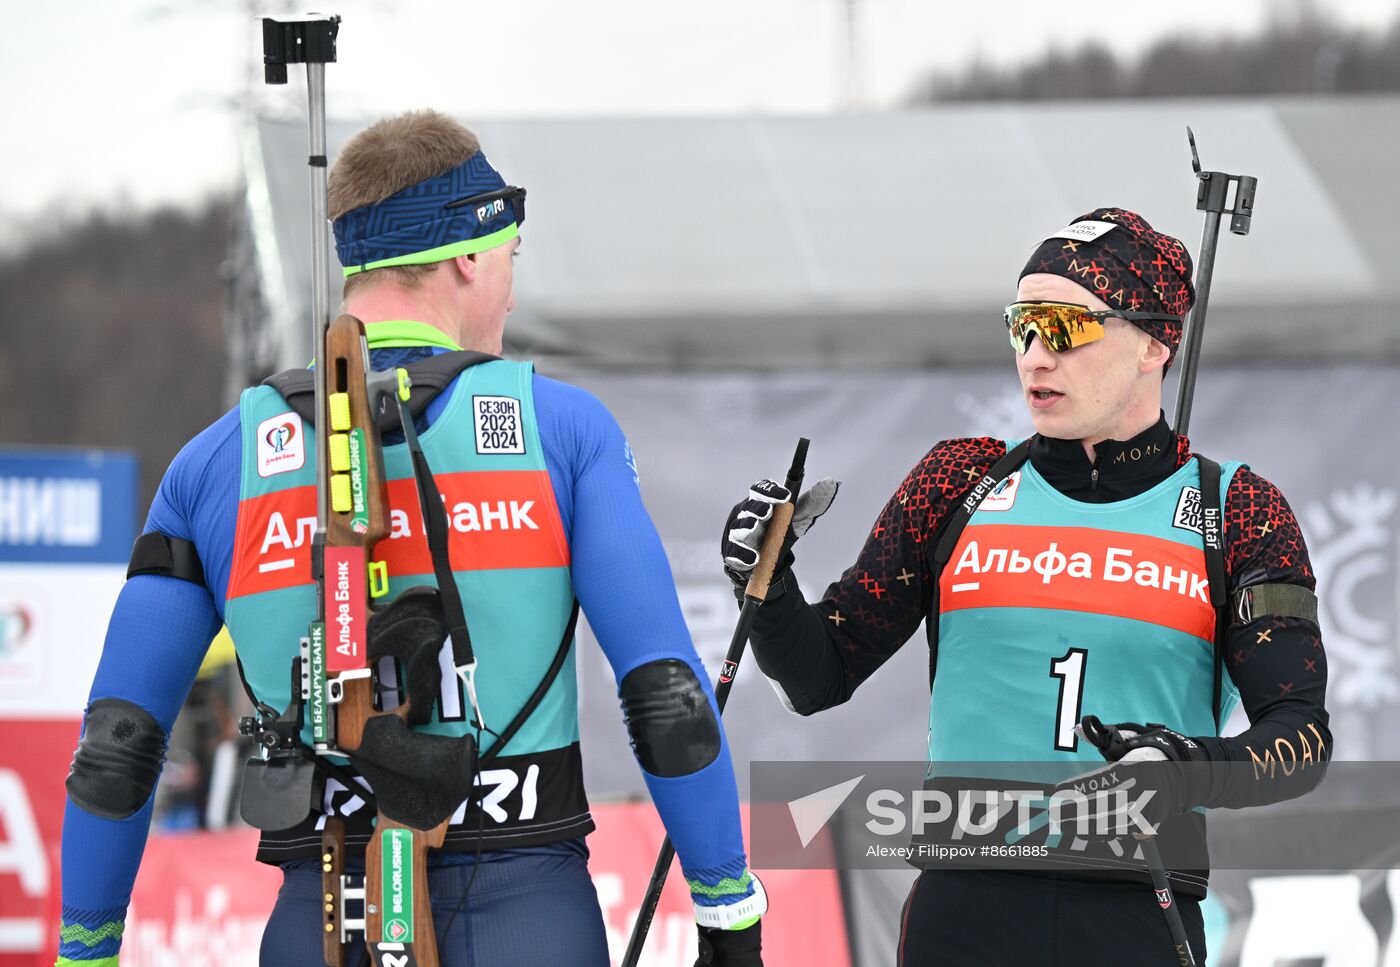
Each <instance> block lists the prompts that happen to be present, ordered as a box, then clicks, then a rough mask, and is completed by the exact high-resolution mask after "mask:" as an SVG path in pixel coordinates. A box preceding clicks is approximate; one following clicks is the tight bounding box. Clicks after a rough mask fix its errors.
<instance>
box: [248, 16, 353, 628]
mask: <svg viewBox="0 0 1400 967" xmlns="http://www.w3.org/2000/svg"><path fill="white" fill-rule="evenodd" d="M262 25H263V79H264V80H265V81H266V82H267V83H268V84H285V83H287V65H288V64H305V65H306V101H307V124H308V127H309V129H310V138H309V142H310V147H311V152H310V156H309V157H308V158H307V162H306V163H307V165H308V166H309V167H310V168H311V358H312V359H313V360H316V361H320V360H324V359H325V358H326V332H327V331H328V330H329V329H330V324H331V320H330V309H329V302H330V292H329V285H328V284H327V281H326V279H327V275H328V273H329V271H330V240H329V239H328V238H327V237H326V206H327V202H326V65H327V64H333V63H335V42H336V35H337V34H338V33H339V32H340V17H338V16H335V15H334V14H332V15H330V16H325V15H322V14H308V15H307V16H305V17H288V18H283V19H274V18H272V17H264V18H263V22H262ZM324 375H325V374H321V376H322V378H318V379H317V380H316V381H315V385H316V416H317V419H316V421H315V432H316V452H317V453H325V452H326V438H327V434H328V433H329V427H328V426H327V422H328V421H327V420H326V419H325V418H324V417H325V413H326V397H327V391H326V380H325V378H324ZM329 509H330V486H329V482H328V479H327V470H326V462H325V461H324V460H317V461H316V533H315V535H314V537H313V540H312V554H311V570H312V576H313V577H314V578H316V579H317V580H318V582H319V578H320V574H321V564H322V562H321V557H322V555H321V549H322V548H324V547H325V543H326V520H327V518H328V516H329ZM321 606H324V602H322V603H321Z"/></svg>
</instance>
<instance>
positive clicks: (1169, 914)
mask: <svg viewBox="0 0 1400 967" xmlns="http://www.w3.org/2000/svg"><path fill="white" fill-rule="evenodd" d="M1134 835H1136V836H1138V845H1139V846H1140V847H1142V856H1143V859H1145V860H1146V861H1147V873H1148V875H1149V876H1151V877H1152V892H1153V893H1155V894H1157V905H1158V906H1159V907H1161V908H1162V914H1163V915H1164V916H1165V917H1166V918H1167V929H1168V930H1169V931H1171V935H1172V947H1174V948H1175V950H1176V962H1177V964H1178V965H1179V967H1196V955H1195V954H1193V953H1192V952H1191V942H1190V941H1189V940H1187V939H1186V925H1185V924H1184V923H1182V922H1181V910H1180V909H1178V908H1177V905H1176V896H1175V895H1174V894H1173V893H1172V887H1171V884H1170V883H1168V882H1167V868H1166V866H1165V865H1164V864H1163V863H1162V854H1161V853H1160V852H1158V850H1157V841H1156V840H1155V839H1153V838H1152V837H1151V836H1144V835H1142V834H1140V833H1139V834H1134Z"/></svg>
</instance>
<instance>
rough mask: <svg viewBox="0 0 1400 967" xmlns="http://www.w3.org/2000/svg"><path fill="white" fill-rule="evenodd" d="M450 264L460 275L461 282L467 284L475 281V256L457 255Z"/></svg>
mask: <svg viewBox="0 0 1400 967" xmlns="http://www.w3.org/2000/svg"><path fill="white" fill-rule="evenodd" d="M452 264H453V265H454V266H455V267H456V269H457V271H458V272H460V273H461V274H462V280H463V281H464V282H466V283H468V284H471V283H472V282H475V281H476V269H477V265H476V255H475V254H473V255H458V256H456V257H455V258H454V259H453V260H452Z"/></svg>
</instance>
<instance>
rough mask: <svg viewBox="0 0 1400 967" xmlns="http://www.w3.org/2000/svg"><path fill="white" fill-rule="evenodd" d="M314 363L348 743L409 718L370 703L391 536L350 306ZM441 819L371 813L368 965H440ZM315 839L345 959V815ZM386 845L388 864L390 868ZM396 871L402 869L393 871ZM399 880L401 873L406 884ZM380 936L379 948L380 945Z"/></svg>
mask: <svg viewBox="0 0 1400 967" xmlns="http://www.w3.org/2000/svg"><path fill="white" fill-rule="evenodd" d="M317 366H318V367H321V366H324V371H323V373H324V378H325V379H326V381H327V384H326V397H325V398H326V406H327V410H328V411H329V412H326V413H322V414H320V415H319V418H320V419H323V420H325V421H326V423H325V426H326V427H327V434H326V437H325V438H326V439H327V441H328V445H327V447H326V452H325V453H323V454H318V455H317V458H318V459H320V460H325V461H327V462H328V467H327V470H328V474H327V479H328V481H329V487H330V491H331V493H330V499H329V500H328V510H327V515H326V538H325V550H324V557H323V566H322V572H321V600H322V602H323V604H324V609H325V613H324V615H322V616H321V617H322V618H323V619H324V621H325V627H326V637H327V654H330V653H331V652H332V651H334V647H333V646H332V642H333V641H335V640H336V636H337V635H339V634H341V633H342V629H343V628H344V627H345V625H346V624H347V623H348V624H349V626H350V628H351V630H350V631H349V632H348V636H347V638H346V639H345V641H347V642H348V647H351V648H352V650H353V651H354V653H355V655H356V658H355V660H356V662H357V665H356V667H355V668H353V669H351V670H350V671H349V677H341V678H340V680H339V681H340V690H341V697H340V700H339V702H337V703H336V714H335V742H334V745H335V748H336V749H337V750H339V751H341V752H350V751H354V750H355V749H358V748H359V747H360V744H361V742H362V741H363V737H364V730H365V724H366V723H367V722H368V721H369V720H370V719H371V718H373V717H376V716H380V715H397V716H399V717H400V718H403V719H405V720H407V717H408V713H409V709H410V701H405V702H404V704H402V705H400V706H399V707H397V708H395V709H394V710H392V711H389V712H384V711H379V710H377V709H376V708H375V706H374V692H375V688H374V676H373V670H372V669H371V668H370V662H369V658H368V644H369V642H368V638H367V635H366V632H365V629H366V627H367V625H368V620H369V616H370V614H371V613H372V610H371V609H370V608H369V601H370V600H371V597H372V596H373V595H374V593H375V592H376V591H378V593H379V594H380V595H382V594H385V593H387V591H388V577H387V573H386V572H384V571H383V570H382V565H381V569H380V574H379V580H378V582H377V584H378V586H376V579H375V577H374V576H373V575H372V574H371V573H370V572H371V571H372V570H373V569H372V568H371V562H372V558H373V555H374V549H375V545H376V544H378V543H379V542H380V541H382V540H384V539H385V538H387V537H388V536H389V501H388V486H387V480H386V478H385V472H384V454H383V449H382V446H381V444H380V440H379V430H378V428H377V426H376V424H375V420H374V409H375V405H374V401H372V400H371V399H370V395H371V390H370V388H369V375H370V374H369V352H368V344H367V342H366V338H365V328H364V324H363V323H361V322H360V320H358V319H356V318H355V317H354V316H350V315H341V316H339V317H338V318H337V319H336V320H335V321H334V322H333V323H331V325H330V327H329V329H328V330H327V332H326V346H325V353H324V354H323V357H322V360H321V361H320V362H318V363H317ZM355 568H359V573H358V574H351V573H350V572H351V571H353V570H354V569H355ZM362 582H365V583H362ZM358 588H366V589H367V590H366V593H365V594H363V595H362V596H361V597H362V600H359V601H353V600H347V598H350V597H354V596H357V592H356V589H358ZM346 616H348V617H349V620H348V622H347V621H346ZM342 676H344V672H342ZM447 825H448V821H447V820H444V821H443V822H442V823H440V824H439V825H438V826H437V827H436V828H434V829H431V830H422V829H414V828H412V827H410V826H407V825H405V824H403V823H401V822H398V821H396V820H394V819H391V818H389V817H387V816H385V815H384V814H383V812H380V813H379V814H378V815H377V817H376V820H375V830H374V834H373V836H372V837H371V839H370V842H369V844H368V845H367V846H366V848H365V888H364V905H365V915H364V927H365V946H366V947H367V948H368V949H369V951H370V953H371V956H372V957H373V959H374V962H375V964H377V965H382V967H398V965H402V967H409V965H417V967H438V963H439V961H438V951H437V937H436V935H435V933H434V929H433V919H432V908H431V906H430V904H429V901H428V866H427V857H428V850H429V849H430V848H437V847H441V846H442V844H443V840H444V838H445V837H446V834H447ZM406 840H408V842H405V841H406ZM386 842H387V847H386ZM322 847H323V849H322V854H323V859H324V857H325V856H326V855H334V857H335V860H334V861H327V862H326V863H325V864H323V872H324V873H325V875H326V877H327V880H326V882H327V900H326V904H325V907H326V914H327V919H326V921H325V931H326V938H325V955H326V963H327V964H329V965H331V967H342V965H343V962H344V946H343V944H342V943H341V942H340V936H341V930H340V924H339V923H338V922H336V916H337V914H338V911H339V910H340V909H341V908H343V903H342V902H340V900H341V897H340V893H339V884H340V882H342V881H340V880H339V873H340V872H341V870H343V866H339V865H337V869H336V870H335V871H334V872H335V881H334V882H335V888H334V889H333V888H332V886H331V880H330V878H331V876H332V871H330V870H325V866H328V865H332V862H334V863H336V864H338V863H339V861H340V859H341V857H342V856H343V853H344V830H343V824H342V823H341V821H340V820H338V819H336V818H335V817H329V818H328V819H327V824H326V827H325V832H324V833H323V836H322ZM405 847H406V848H405ZM386 849H387V852H388V855H389V856H390V857H391V866H392V868H391V869H390V870H388V871H387V873H388V875H387V877H386V870H385V863H384V858H385V855H386ZM405 861H407V862H405ZM405 868H407V869H411V871H412V873H411V876H410V877H403V876H402V871H404V870H405ZM396 872H398V873H399V875H397V876H396V875H395V873H396ZM405 879H406V880H407V881H408V882H406V883H405V882H404V880H405ZM405 888H407V894H408V896H407V898H408V901H409V902H408V904H406V905H408V906H411V912H410V913H409V915H408V916H403V915H402V912H403V911H400V912H399V915H392V914H393V913H394V911H389V913H390V914H391V915H389V916H387V917H386V910H385V907H386V905H387V904H388V903H389V900H388V895H389V894H390V892H391V890H392V892H393V894H394V896H395V897H397V898H398V900H399V901H400V902H402V901H403V899H404V893H403V892H402V891H404V890H405ZM332 893H334V894H335V897H334V898H332V897H331V894H332ZM386 926H387V928H386ZM381 944H383V945H385V949H383V950H381V949H380V945H381Z"/></svg>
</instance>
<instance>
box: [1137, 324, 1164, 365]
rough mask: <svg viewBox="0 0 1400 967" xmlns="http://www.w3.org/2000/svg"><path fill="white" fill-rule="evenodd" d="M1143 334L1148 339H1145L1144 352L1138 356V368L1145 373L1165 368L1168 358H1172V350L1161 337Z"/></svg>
mask: <svg viewBox="0 0 1400 967" xmlns="http://www.w3.org/2000/svg"><path fill="white" fill-rule="evenodd" d="M1143 335H1144V336H1146V339H1144V340H1143V347H1142V354H1141V355H1140V356H1139V357H1138V368H1139V369H1140V370H1141V371H1142V372H1143V373H1152V372H1157V371H1160V370H1164V369H1165V368H1166V365H1167V360H1169V359H1171V358H1172V351H1171V350H1170V349H1168V348H1167V344H1166V343H1164V342H1162V341H1161V340H1160V339H1154V338H1152V337H1151V336H1148V335H1147V333H1143Z"/></svg>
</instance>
